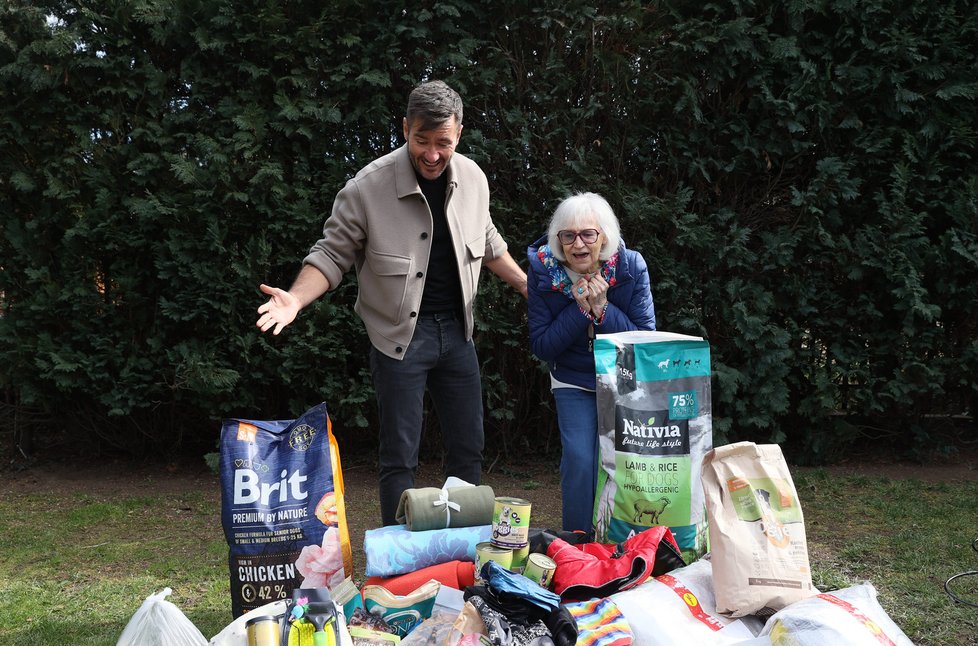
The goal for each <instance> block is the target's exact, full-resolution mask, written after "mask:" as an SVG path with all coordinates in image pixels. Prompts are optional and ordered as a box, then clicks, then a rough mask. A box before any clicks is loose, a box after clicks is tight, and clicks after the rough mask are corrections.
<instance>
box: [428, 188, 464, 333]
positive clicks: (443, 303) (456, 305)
mask: <svg viewBox="0 0 978 646" xmlns="http://www.w3.org/2000/svg"><path fill="white" fill-rule="evenodd" d="M418 185H419V186H420V187H421V192H422V193H424V197H425V199H426V200H427V201H428V208H429V209H431V220H432V222H433V224H434V230H433V231H432V236H431V256H430V258H429V260H428V268H427V269H426V270H425V283H424V294H423V295H422V296H421V314H447V313H454V314H458V315H461V313H462V283H461V281H460V279H459V277H458V263H457V262H456V259H455V248H454V246H453V245H452V234H451V232H450V231H449V229H448V220H446V219H445V196H446V193H447V189H448V177H447V176H446V175H445V173H442V175H441V177H439V178H438V179H435V180H428V179H425V178H423V177H421V176H420V175H419V176H418Z"/></svg>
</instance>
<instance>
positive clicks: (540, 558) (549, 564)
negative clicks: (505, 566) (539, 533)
mask: <svg viewBox="0 0 978 646" xmlns="http://www.w3.org/2000/svg"><path fill="white" fill-rule="evenodd" d="M528 560H530V561H532V562H533V563H536V564H537V565H539V566H540V567H545V568H556V567H557V562H556V561H554V560H553V559H552V558H550V557H549V556H547V555H546V554H541V553H540V552H533V553H532V554H530V556H529V559H528Z"/></svg>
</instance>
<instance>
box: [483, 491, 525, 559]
mask: <svg viewBox="0 0 978 646" xmlns="http://www.w3.org/2000/svg"><path fill="white" fill-rule="evenodd" d="M491 540H492V544H493V545H498V546H500V547H508V548H510V549H514V550H515V549H520V548H522V547H526V546H527V545H529V544H530V502H529V501H528V500H523V499H522V498H509V497H506V496H500V497H498V498H496V501H495V505H494V508H493V513H492V539H491Z"/></svg>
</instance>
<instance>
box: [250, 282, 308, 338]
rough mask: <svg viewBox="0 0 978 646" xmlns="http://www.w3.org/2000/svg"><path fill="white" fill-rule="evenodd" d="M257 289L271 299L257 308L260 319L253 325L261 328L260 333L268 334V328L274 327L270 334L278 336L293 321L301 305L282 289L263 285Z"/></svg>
mask: <svg viewBox="0 0 978 646" xmlns="http://www.w3.org/2000/svg"><path fill="white" fill-rule="evenodd" d="M259 289H261V291H262V292H264V293H266V294H268V295H269V296H270V297H271V298H269V299H268V302H267V303H264V304H263V305H261V306H260V307H259V308H258V313H259V314H261V317H260V318H259V319H258V322H257V323H255V325H257V326H258V327H259V328H261V331H262V332H268V330H269V328H272V327H273V326H274V329H273V330H272V334H278V333H279V332H281V331H282V329H283V328H284V327H285V326H286V325H288V324H289V323H291V322H292V321H294V320H295V317H296V316H298V314H299V310H300V309H302V305H301V303H300V302H299V299H298V298H297V297H296V296H295V295H293V294H291V293H290V292H287V291H285V290H284V289H279V288H278V287H270V286H269V285H264V284H263V285H260V286H259Z"/></svg>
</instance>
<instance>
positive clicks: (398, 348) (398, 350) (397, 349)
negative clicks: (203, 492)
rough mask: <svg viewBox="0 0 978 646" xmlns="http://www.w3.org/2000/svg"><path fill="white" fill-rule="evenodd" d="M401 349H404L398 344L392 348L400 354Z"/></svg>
mask: <svg viewBox="0 0 978 646" xmlns="http://www.w3.org/2000/svg"><path fill="white" fill-rule="evenodd" d="M403 351H404V349H403V348H401V347H400V346H398V347H396V348H394V352H396V353H397V354H401V352H403Z"/></svg>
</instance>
